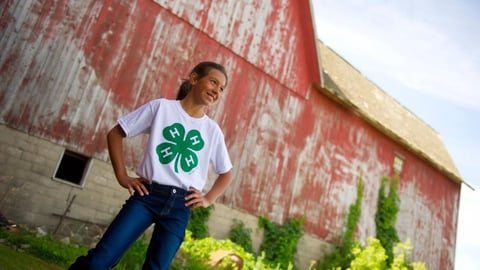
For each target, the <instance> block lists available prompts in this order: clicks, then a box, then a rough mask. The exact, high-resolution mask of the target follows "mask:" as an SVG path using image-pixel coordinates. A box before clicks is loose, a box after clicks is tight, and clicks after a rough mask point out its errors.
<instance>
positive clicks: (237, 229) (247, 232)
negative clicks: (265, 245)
mask: <svg viewBox="0 0 480 270" xmlns="http://www.w3.org/2000/svg"><path fill="white" fill-rule="evenodd" d="M251 234H252V229H250V228H247V227H246V226H245V224H244V223H243V221H241V220H236V219H235V220H234V221H233V225H232V228H231V229H230V232H229V234H228V238H229V239H230V240H232V242H234V243H236V244H238V245H240V246H241V247H243V249H245V251H247V252H250V253H252V254H253V253H254V252H253V245H252V236H251Z"/></svg>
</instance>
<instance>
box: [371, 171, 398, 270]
mask: <svg viewBox="0 0 480 270" xmlns="http://www.w3.org/2000/svg"><path fill="white" fill-rule="evenodd" d="M398 183H399V178H398V177H396V176H395V177H392V178H388V177H383V178H382V183H381V185H380V189H379V191H378V206H377V213H376V214H375V226H376V230H377V238H378V240H380V243H381V244H382V246H383V247H384V248H385V252H386V253H387V256H388V257H387V265H389V266H390V264H391V263H392V260H393V257H394V253H393V248H394V246H395V244H397V243H398V242H400V238H399V237H398V234H397V229H396V228H395V224H396V223H397V214H398V211H399V210H400V207H399V204H400V199H399V197H398V194H397V187H398ZM387 184H389V186H388V188H389V191H388V194H387Z"/></svg>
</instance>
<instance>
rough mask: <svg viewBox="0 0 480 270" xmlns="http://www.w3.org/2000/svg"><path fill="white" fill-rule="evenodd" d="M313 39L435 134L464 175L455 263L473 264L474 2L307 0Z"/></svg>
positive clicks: (478, 204)
mask: <svg viewBox="0 0 480 270" xmlns="http://www.w3.org/2000/svg"><path fill="white" fill-rule="evenodd" d="M311 3H312V5H313V12H314V19H315V24H316V26H315V27H316V28H317V37H318V38H319V39H320V40H322V41H323V42H324V43H325V44H326V45H327V46H329V47H330V48H332V49H333V50H335V51H336V52H337V53H339V54H340V55H341V56H342V57H343V58H345V59H346V60H347V61H348V62H350V64H352V65H353V66H354V67H355V68H357V69H358V70H359V71H360V72H362V74H364V75H365V76H366V77H367V78H368V79H370V80H371V81H373V82H374V83H375V84H376V85H378V86H379V87H380V88H382V89H383V90H384V91H385V92H387V93H388V94H389V95H390V96H392V97H393V98H395V99H396V100H397V101H398V102H400V103H401V104H403V105H404V106H405V107H406V108H408V109H409V110H410V111H412V112H413V113H415V114H416V115H417V116H418V117H419V118H420V119H422V120H423V121H424V122H426V123H427V124H429V125H430V126H431V127H432V128H433V129H435V130H436V131H437V132H438V133H439V134H440V136H441V137H442V139H443V141H444V143H445V145H446V147H447V149H448V151H449V153H450V154H451V156H452V158H453V160H454V162H455V164H456V166H457V168H458V169H459V171H460V174H461V175H462V177H463V179H464V180H465V181H466V182H467V183H468V184H469V185H471V186H472V187H473V188H474V189H475V191H472V190H471V189H470V188H469V187H467V186H465V185H464V186H463V187H462V192H461V199H460V211H459V224H458V231H457V250H456V254H455V268H456V269H462V270H470V269H472V270H473V269H475V270H478V269H480V258H478V255H480V253H479V251H480V233H479V232H478V231H479V229H478V228H480V215H479V214H478V211H479V210H478V209H480V195H479V192H480V177H479V174H480V172H479V170H478V169H480V166H479V165H480V158H479V157H478V156H477V155H478V153H480V89H479V85H480V45H479V44H480V34H478V29H480V1H476V0H469V1H466V0H457V1H455V0H437V1H433V0H420V1H418V0H417V1H415V0H403V1H387V0H364V1H362V0H342V1H338V0H311Z"/></svg>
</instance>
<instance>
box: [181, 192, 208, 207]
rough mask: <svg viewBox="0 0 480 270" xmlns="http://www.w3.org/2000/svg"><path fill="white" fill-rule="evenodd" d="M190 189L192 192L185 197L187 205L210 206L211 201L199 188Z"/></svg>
mask: <svg viewBox="0 0 480 270" xmlns="http://www.w3.org/2000/svg"><path fill="white" fill-rule="evenodd" d="M188 191H190V192H192V193H191V194H189V195H188V196H186V197H185V201H187V202H186V203H185V206H186V207H190V208H191V209H195V208H198V207H203V208H207V207H209V206H210V202H209V201H208V200H207V199H206V198H205V197H204V196H203V194H202V193H201V192H200V191H199V190H196V189H195V188H193V187H190V188H189V189H188Z"/></svg>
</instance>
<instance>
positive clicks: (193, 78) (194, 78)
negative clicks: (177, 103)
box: [188, 72, 198, 85]
mask: <svg viewBox="0 0 480 270" xmlns="http://www.w3.org/2000/svg"><path fill="white" fill-rule="evenodd" d="M188 79H189V81H190V84H191V85H194V84H196V83H197V81H198V74H197V73H196V72H192V73H190V76H189V78H188Z"/></svg>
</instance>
